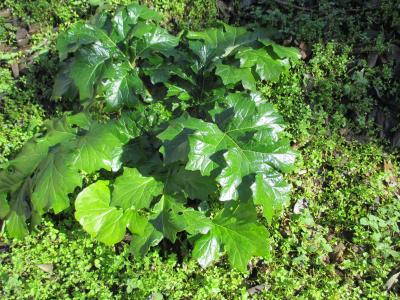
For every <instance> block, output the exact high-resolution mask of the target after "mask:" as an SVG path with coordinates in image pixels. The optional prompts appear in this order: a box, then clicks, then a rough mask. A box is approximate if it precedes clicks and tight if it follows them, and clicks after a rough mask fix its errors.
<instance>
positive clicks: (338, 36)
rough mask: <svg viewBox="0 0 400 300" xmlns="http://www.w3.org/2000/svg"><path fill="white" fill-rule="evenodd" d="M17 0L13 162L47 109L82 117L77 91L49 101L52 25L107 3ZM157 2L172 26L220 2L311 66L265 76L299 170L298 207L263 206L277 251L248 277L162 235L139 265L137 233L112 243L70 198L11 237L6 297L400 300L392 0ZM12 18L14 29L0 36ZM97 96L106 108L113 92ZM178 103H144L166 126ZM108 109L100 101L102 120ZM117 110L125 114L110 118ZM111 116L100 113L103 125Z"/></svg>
mask: <svg viewBox="0 0 400 300" xmlns="http://www.w3.org/2000/svg"><path fill="white" fill-rule="evenodd" d="M6 2H7V5H5V4H4V3H0V7H1V9H4V8H6V9H7V8H9V9H10V12H11V16H10V17H8V16H6V17H4V18H3V19H1V18H0V34H3V33H5V35H6V38H3V36H2V42H1V43H0V53H1V57H0V68H1V72H2V74H6V75H7V74H8V75H7V76H6V77H4V78H7V80H3V81H2V85H1V89H2V90H1V92H0V118H3V119H2V122H0V152H1V153H0V159H1V160H2V161H3V162H4V161H6V160H7V159H10V160H11V159H12V158H14V157H15V156H16V155H17V154H18V150H19V148H20V147H21V145H22V144H23V142H24V141H25V140H26V139H28V138H30V137H31V136H33V135H35V134H37V132H43V130H42V129H45V128H44V127H42V125H41V124H43V120H44V118H45V117H48V116H62V115H63V113H62V111H70V110H75V111H77V110H76V109H77V108H78V107H79V106H78V105H80V103H79V101H76V99H75V100H73V101H66V100H67V98H66V97H63V98H62V101H59V100H56V101H52V100H50V96H51V93H52V89H51V86H52V84H53V80H54V78H55V76H56V71H57V70H58V68H59V66H58V57H57V56H58V53H57V52H56V51H55V46H56V45H55V38H56V36H57V35H56V34H55V32H57V31H59V30H62V28H63V27H64V26H67V27H68V26H69V25H70V24H71V23H72V22H74V21H75V20H77V19H78V18H79V17H85V18H87V17H88V14H91V13H93V12H94V10H95V8H96V7H94V6H91V4H90V3H89V2H88V1H74V2H73V3H72V2H68V3H66V2H63V1H50V0H40V1H34V2H31V1H24V2H15V1H14V2H11V1H6ZM39 2H40V3H39ZM107 2H108V1H107ZM112 2H113V3H117V2H129V1H112ZM250 2H251V3H252V5H251V6H249V5H248V4H249V3H250ZM110 3H111V1H110ZM147 3H148V4H149V5H150V6H152V7H154V8H155V9H156V10H158V11H160V12H161V13H162V15H163V21H162V23H163V25H166V26H167V28H169V29H173V30H174V32H175V33H178V32H179V29H181V28H192V30H193V29H194V30H199V28H201V27H207V26H209V24H214V25H215V22H214V21H215V19H213V18H215V8H216V7H218V9H219V11H220V16H219V17H220V18H222V19H223V20H224V21H225V22H229V23H230V24H239V23H241V24H243V25H250V24H251V25H250V28H252V29H253V28H255V27H257V26H260V25H262V26H263V27H267V28H268V30H269V33H274V32H275V34H274V38H275V39H277V41H279V43H280V44H289V45H291V46H293V47H299V48H300V50H301V53H302V56H303V62H300V63H299V64H296V65H295V66H294V67H292V68H290V70H289V71H287V72H284V73H283V74H281V77H280V79H279V81H277V82H271V81H264V82H257V89H258V90H259V91H260V92H261V93H262V97H263V99H267V101H268V102H269V103H271V104H272V105H273V106H274V108H275V109H276V110H277V111H279V112H280V113H281V115H282V116H283V118H284V120H285V122H286V123H287V131H286V132H287V133H286V134H287V135H288V138H289V139H290V140H291V141H293V143H294V144H293V146H294V148H295V149H296V151H297V152H298V153H299V155H298V157H297V159H296V169H295V171H294V172H293V173H291V174H289V175H288V176H287V175H286V176H285V177H286V179H287V180H288V182H289V183H291V185H292V186H293V188H292V192H291V196H290V203H289V207H287V208H286V209H284V213H283V215H282V217H280V218H277V217H275V218H273V220H272V222H271V224H269V223H268V222H267V220H266V219H265V218H263V217H262V214H261V211H259V214H258V216H259V218H258V221H259V222H260V223H261V224H263V225H264V226H265V227H266V228H267V230H268V232H269V235H270V249H271V250H270V255H269V256H268V257H266V258H262V259H259V258H257V259H253V260H252V261H251V262H250V263H249V264H248V266H247V267H248V269H247V271H245V272H240V271H237V270H236V269H231V268H232V266H231V265H230V264H229V262H228V259H227V257H222V258H220V259H219V260H218V261H217V262H215V263H213V264H212V265H211V266H209V267H208V268H206V269H203V268H201V267H200V266H199V265H198V263H197V262H196V261H195V260H193V259H191V258H190V256H191V250H190V249H192V246H190V243H189V242H187V243H182V244H180V242H181V241H183V240H184V239H185V238H184V236H181V234H182V233H178V234H177V237H178V238H177V243H174V244H173V243H170V242H169V241H168V240H164V241H163V242H162V243H161V244H159V246H156V247H154V248H153V249H152V250H149V252H148V254H147V255H146V256H145V257H144V258H143V259H140V258H139V257H138V256H133V255H132V254H131V249H130V239H129V235H128V236H127V237H126V238H124V240H123V241H122V242H120V243H118V244H116V245H115V246H113V247H110V246H107V245H104V244H103V243H102V242H98V241H96V239H92V238H91V237H90V236H89V235H88V234H87V233H85V231H84V230H82V228H81V226H80V225H79V224H78V223H77V222H76V220H74V215H73V213H74V212H73V202H74V199H75V198H76V194H73V195H71V196H72V197H71V200H72V202H71V203H72V208H71V207H70V208H68V209H67V210H65V211H63V212H62V213H60V214H57V215H54V214H45V215H44V219H45V221H44V222H42V223H41V225H38V226H36V227H35V228H34V229H33V230H32V231H31V233H30V234H29V235H28V236H27V237H26V238H24V239H22V240H12V239H10V238H8V237H7V233H6V232H4V233H3V234H2V237H1V238H0V261H1V264H0V286H1V288H0V290H1V292H0V294H1V295H2V296H3V297H5V298H9V299H24V298H26V299H31V298H43V299H48V298H54V297H60V298H61V297H70V298H74V297H75V298H84V297H89V298H90V297H94V296H95V295H96V296H97V297H103V298H110V297H113V298H124V299H126V298H132V299H138V298H140V299H141V298H146V297H151V298H155V299H158V298H160V299H161V298H164V299H187V298H193V299H235V298H244V299H246V298H254V299H266V298H267V299H268V298H279V299H286V298H300V299H325V298H333V299H343V298H345V299H349V298H351V299H366V298H369V299H371V298H372V299H380V298H384V299H386V298H393V299H396V297H398V288H399V286H398V283H396V274H397V273H398V271H399V270H398V265H399V256H398V251H399V248H398V245H399V233H398V232H399V231H398V222H397V220H398V218H399V217H398V211H399V206H398V204H399V201H398V196H397V195H398V194H399V192H398V175H399V168H398V154H397V152H396V151H395V150H394V149H393V148H392V147H395V145H396V130H397V129H396V128H397V127H396V116H397V111H398V110H397V108H396V105H394V103H396V101H398V96H396V95H398V91H399V88H398V86H399V85H398V75H396V74H398V73H396V66H397V64H396V52H395V49H396V45H398V42H397V41H396V39H398V31H396V26H397V25H396V24H398V20H399V19H398V12H399V10H398V9H396V5H397V4H396V3H395V1H382V2H379V3H377V2H374V1H367V2H361V1H341V2H331V1H319V2H315V1H242V2H241V3H239V2H238V1H235V2H233V1H218V2H216V3H213V2H212V1H210V2H207V3H206V2H202V1H177V2H174V3H170V2H169V3H166V2H164V1H147ZM239 4H240V5H241V6H240V7H239ZM364 4H365V5H364ZM231 5H233V6H231ZM236 5H238V6H236ZM38 8H40V10H39V12H40V13H38ZM112 8H113V9H115V6H114V7H112ZM192 8H193V9H192ZM236 8H239V9H238V10H237V9H236ZM1 9H0V16H3V11H1ZM54 12H57V13H56V14H55V13H54ZM204 12H206V15H204ZM208 12H210V14H208ZM327 12H329V14H328V13H327ZM331 16H332V17H331ZM193 17H194V18H195V19H193ZM209 17H211V18H210V19H209ZM17 18H18V20H16V19H17ZM168 20H172V22H169V21H168ZM197 21H200V23H198V22H197ZM25 22H28V24H27V23H25ZM168 22H169V23H168ZM196 22H197V23H196ZM3 26H7V27H6V28H7V30H5V31H1V30H2V28H3ZM271 26H272V27H276V30H271V29H272V28H271ZM20 27H23V28H26V30H27V31H28V30H29V34H28V37H29V43H28V47H26V46H23V45H22V44H23V43H24V39H22V40H19V39H18V38H20V37H21V36H20V34H19V33H18V35H16V33H17V31H18V30H19V28H20ZM31 27H32V31H31V29H30V28H31ZM35 27H36V28H39V30H38V31H35V30H34V29H35ZM9 28H11V29H9ZM36 30H37V29H36ZM18 41H19V42H18ZM4 45H6V46H7V47H6V48H4V47H2V46H4ZM24 47H25V48H24ZM14 49H15V50H14ZM31 56H34V57H33V58H31ZM375 58H376V60H375ZM15 62H17V63H18V67H19V70H20V75H19V77H16V76H15V75H16V74H15V72H14V71H15V69H16V68H15V65H16V64H15ZM24 62H25V63H26V64H27V67H25V69H24ZM396 76H397V77H396ZM13 77H14V78H13ZM145 84H147V83H146V82H145ZM57 99H58V98H57ZM93 103H94V105H103V103H104V98H101V97H100V98H99V102H96V101H94V102H93ZM100 103H102V104H100ZM167 105H169V104H167ZM167 105H166V106H165V107H164V105H160V104H159V103H158V104H155V105H152V104H150V105H148V106H147V110H149V111H152V113H149V111H146V113H148V115H152V114H153V115H154V114H155V115H157V116H158V117H159V118H161V119H163V120H164V121H167V120H169V119H174V118H176V116H178V115H179V112H180V111H181V110H184V109H183V108H181V107H178V108H177V109H176V114H175V115H174V113H172V115H171V113H169V112H168V110H169V109H168V107H167ZM100 108H102V107H101V106H100ZM166 108H167V109H166ZM32 109H34V110H33V111H34V112H35V114H34V117H33V118H26V117H24V116H31V115H32V113H31V112H32ZM97 110H98V107H93V108H92V110H91V114H93V113H96V111H97ZM124 110H126V108H124ZM189 113H190V114H192V113H193V112H192V111H189ZM118 116H119V111H118V112H117V113H111V114H110V115H109V117H111V118H112V119H115V118H117V117H118ZM109 117H104V115H103V114H101V116H97V115H96V116H95V117H94V119H95V120H96V121H99V122H100V123H104V122H105V121H107V119H108V118H109ZM3 120H4V121H5V122H3ZM4 150H5V152H3V151H4ZM110 174H112V172H104V171H102V172H100V174H93V175H94V176H91V175H84V181H83V186H87V185H89V184H90V183H92V182H95V181H96V180H98V175H100V176H102V177H101V178H102V179H107V180H111V182H112V181H113V180H114V179H115V177H114V176H110ZM117 175H120V173H118V174H117ZM78 192H79V190H77V191H76V193H78ZM214 203H218V201H216V202H214ZM209 209H210V210H211V211H214V210H215V211H217V210H219V209H221V206H219V205H217V207H210V208H209ZM188 254H189V256H188ZM76 257H79V258H80V259H79V260H77V259H76Z"/></svg>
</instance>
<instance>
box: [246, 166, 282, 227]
mask: <svg viewBox="0 0 400 300" xmlns="http://www.w3.org/2000/svg"><path fill="white" fill-rule="evenodd" d="M251 188H252V191H253V198H254V203H255V204H259V205H262V207H263V214H264V216H265V218H266V219H267V220H268V222H269V223H271V222H272V217H273V216H274V215H275V214H276V213H277V211H279V210H281V209H282V208H283V207H284V206H285V205H286V204H287V202H288V200H289V191H290V185H289V184H288V183H287V182H286V181H285V180H284V179H283V177H282V175H281V174H279V173H277V172H271V173H267V174H257V175H256V181H255V182H254V184H253V185H252V187H251Z"/></svg>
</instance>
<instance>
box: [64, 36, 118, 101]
mask: <svg viewBox="0 0 400 300" xmlns="http://www.w3.org/2000/svg"><path fill="white" fill-rule="evenodd" d="M111 55H112V53H110V51H109V49H107V48H105V47H103V45H101V44H100V43H95V44H93V45H92V46H91V47H87V48H81V49H80V50H79V51H78V54H77V55H76V57H75V59H74V61H73V64H72V67H71V72H70V76H71V78H72V79H73V81H74V83H75V85H76V86H77V88H78V90H79V97H80V99H81V100H86V99H91V98H93V96H94V89H95V84H96V82H97V80H98V79H100V76H101V72H102V71H103V66H104V63H105V61H106V60H107V59H109V58H110V57H111Z"/></svg>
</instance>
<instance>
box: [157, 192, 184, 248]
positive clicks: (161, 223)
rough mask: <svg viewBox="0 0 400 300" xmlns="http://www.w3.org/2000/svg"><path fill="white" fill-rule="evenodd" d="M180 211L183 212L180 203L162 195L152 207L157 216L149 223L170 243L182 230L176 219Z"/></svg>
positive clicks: (182, 206)
mask: <svg viewBox="0 0 400 300" xmlns="http://www.w3.org/2000/svg"><path fill="white" fill-rule="evenodd" d="M182 210H185V207H184V205H183V203H182V202H180V201H178V200H177V199H176V198H174V197H172V196H169V195H163V196H162V197H161V199H160V201H159V202H158V203H157V204H156V205H155V206H154V211H155V212H156V213H157V215H156V216H155V217H153V218H152V219H151V220H150V223H151V224H152V225H153V226H154V228H155V229H156V230H157V231H159V232H161V233H162V234H163V236H164V237H166V238H168V239H169V240H170V241H171V242H175V240H176V234H177V233H178V232H180V231H182V230H183V229H184V228H183V227H182V223H181V222H179V218H178V220H177V218H176V216H177V215H179V213H180V212H181V211H182Z"/></svg>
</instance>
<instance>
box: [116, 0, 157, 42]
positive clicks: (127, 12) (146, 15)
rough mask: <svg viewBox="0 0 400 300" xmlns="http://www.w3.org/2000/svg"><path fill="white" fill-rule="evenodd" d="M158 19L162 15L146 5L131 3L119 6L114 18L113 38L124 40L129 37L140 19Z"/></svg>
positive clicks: (117, 40)
mask: <svg viewBox="0 0 400 300" xmlns="http://www.w3.org/2000/svg"><path fill="white" fill-rule="evenodd" d="M140 19H141V20H158V21H160V20H161V19H162V18H161V16H160V15H159V14H158V13H157V12H155V11H153V10H151V9H148V8H147V7H146V6H142V5H138V4H131V5H128V6H126V7H121V8H119V9H118V10H117V11H116V13H115V15H114V17H113V18H112V27H113V28H112V29H113V30H112V32H111V38H112V39H113V40H114V41H115V42H120V41H123V40H124V39H126V38H127V37H128V33H129V31H130V30H131V29H132V27H133V25H136V24H137V23H138V22H139V20H140Z"/></svg>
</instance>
